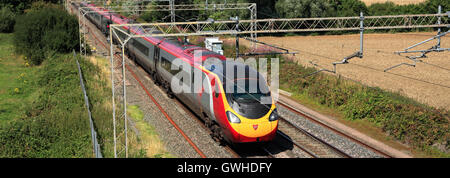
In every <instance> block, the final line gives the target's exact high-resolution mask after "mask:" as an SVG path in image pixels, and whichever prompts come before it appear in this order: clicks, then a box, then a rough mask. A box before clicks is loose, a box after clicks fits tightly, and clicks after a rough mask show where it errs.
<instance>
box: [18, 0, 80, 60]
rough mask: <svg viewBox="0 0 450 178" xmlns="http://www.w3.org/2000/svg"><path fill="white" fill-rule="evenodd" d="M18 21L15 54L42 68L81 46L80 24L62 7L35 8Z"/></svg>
mask: <svg viewBox="0 0 450 178" xmlns="http://www.w3.org/2000/svg"><path fill="white" fill-rule="evenodd" d="M33 7H35V8H33V9H31V10H30V11H28V12H27V13H25V14H23V15H20V16H18V17H17V18H16V23H15V26H14V44H15V46H16V52H17V53H19V54H23V55H25V56H26V57H27V60H28V62H30V63H31V64H34V65H39V64H41V63H42V61H43V60H44V59H45V58H47V57H49V56H52V55H53V54H55V53H68V52H71V51H72V49H77V48H78V46H79V36H78V20H77V18H76V17H75V16H73V15H70V14H69V13H67V12H66V11H65V10H64V9H63V8H62V7H61V6H55V5H45V4H44V5H42V6H33Z"/></svg>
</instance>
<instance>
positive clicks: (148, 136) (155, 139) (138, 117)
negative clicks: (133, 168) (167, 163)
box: [127, 105, 173, 158]
mask: <svg viewBox="0 0 450 178" xmlns="http://www.w3.org/2000/svg"><path fill="white" fill-rule="evenodd" d="M127 111H128V115H129V116H130V117H131V119H132V120H133V121H134V123H135V127H136V128H137V129H138V130H139V134H138V135H137V142H136V144H135V146H138V147H141V148H142V149H144V150H145V153H146V157H150V158H173V155H171V154H170V153H168V152H167V151H166V149H165V147H164V143H163V142H162V141H161V140H160V139H159V135H158V133H157V132H156V131H155V129H154V128H153V127H152V126H151V125H150V124H148V122H147V121H145V120H144V113H143V111H142V110H141V109H139V106H137V105H130V106H128V108H127Z"/></svg>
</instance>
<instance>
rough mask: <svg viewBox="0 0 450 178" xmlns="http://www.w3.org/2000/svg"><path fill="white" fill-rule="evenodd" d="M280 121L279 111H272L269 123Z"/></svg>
mask: <svg viewBox="0 0 450 178" xmlns="http://www.w3.org/2000/svg"><path fill="white" fill-rule="evenodd" d="M276 120H278V111H277V109H275V110H273V111H272V114H270V116H269V121H276Z"/></svg>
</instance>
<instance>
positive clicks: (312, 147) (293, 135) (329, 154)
mask: <svg viewBox="0 0 450 178" xmlns="http://www.w3.org/2000/svg"><path fill="white" fill-rule="evenodd" d="M278 134H279V135H280V136H281V137H283V138H284V139H286V140H288V141H290V142H292V144H293V145H294V146H295V147H297V148H299V149H300V150H302V151H304V152H305V153H307V154H308V155H309V156H311V157H312V158H333V157H334V158H351V156H350V155H348V154H347V153H345V152H344V151H342V150H340V149H338V148H336V147H335V146H333V145H331V144H329V143H327V142H326V141H324V140H322V139H320V138H318V137H316V136H314V135H312V134H310V133H309V132H308V131H306V130H304V129H302V128H300V127H298V126H296V125H295V124H293V123H291V122H290V121H288V120H286V119H284V118H283V117H280V126H279V130H278Z"/></svg>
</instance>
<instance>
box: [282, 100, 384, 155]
mask: <svg viewBox="0 0 450 178" xmlns="http://www.w3.org/2000/svg"><path fill="white" fill-rule="evenodd" d="M278 104H279V105H281V106H283V107H285V108H287V109H288V110H290V111H291V112H293V113H295V114H297V115H300V116H302V117H303V118H306V119H308V120H309V121H312V122H313V123H316V124H318V125H320V126H322V127H324V128H326V129H328V130H331V131H333V132H334V133H337V134H338V135H341V136H343V137H345V138H347V139H350V140H351V141H353V142H355V143H357V144H359V145H362V146H364V147H366V148H368V149H370V150H372V151H374V152H375V153H377V154H380V155H382V156H384V157H387V158H392V157H393V156H391V155H389V154H388V153H385V152H383V151H381V150H378V149H376V148H374V147H372V146H370V145H368V144H366V143H364V142H362V141H360V140H358V139H356V138H354V137H352V136H349V135H347V134H345V133H343V132H341V131H339V130H337V129H335V128H333V127H331V126H329V125H327V124H324V123H323V122H321V121H318V120H317V119H315V118H313V117H311V116H309V115H308V114H306V113H304V112H302V111H299V110H298V109H296V108H293V107H292V106H289V105H288V104H285V103H283V102H282V101H278Z"/></svg>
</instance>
